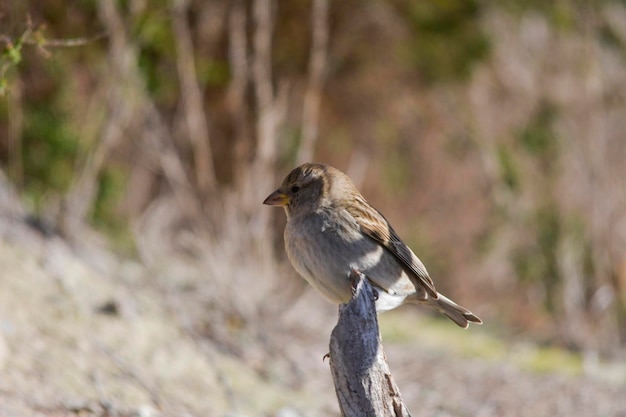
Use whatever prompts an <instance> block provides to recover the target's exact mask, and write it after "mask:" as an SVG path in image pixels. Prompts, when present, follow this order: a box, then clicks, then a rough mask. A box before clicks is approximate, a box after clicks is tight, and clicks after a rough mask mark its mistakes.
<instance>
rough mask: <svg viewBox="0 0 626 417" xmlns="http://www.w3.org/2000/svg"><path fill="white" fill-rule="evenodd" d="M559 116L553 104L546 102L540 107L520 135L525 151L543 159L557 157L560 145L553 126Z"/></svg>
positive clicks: (520, 141) (519, 139)
mask: <svg viewBox="0 0 626 417" xmlns="http://www.w3.org/2000/svg"><path fill="white" fill-rule="evenodd" d="M557 116H558V112H557V109H556V107H555V106H554V105H552V104H551V103H549V102H546V101H544V102H542V103H541V104H540V105H539V108H538V109H537V111H536V112H535V114H534V115H533V117H532V118H531V120H530V122H529V123H528V124H527V125H526V127H525V128H524V129H522V131H521V132H520V133H519V134H518V137H517V139H518V142H519V143H520V144H521V145H522V147H523V148H524V150H526V151H527V152H529V153H531V154H532V155H534V156H537V157H541V158H547V159H552V158H554V157H556V155H557V153H558V152H557V151H558V143H557V139H556V136H555V135H554V132H553V124H554V121H555V120H556V119H557Z"/></svg>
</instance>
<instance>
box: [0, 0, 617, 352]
mask: <svg viewBox="0 0 626 417" xmlns="http://www.w3.org/2000/svg"><path fill="white" fill-rule="evenodd" d="M521 4H522V3H520V2H514V1H505V0H503V1H499V2H490V3H486V2H480V1H465V0H446V1H439V0H432V1H423V2H407V1H379V0H377V1H369V2H360V1H342V2H328V1H327V0H310V1H301V2H291V1H270V0H250V1H246V0H235V1H231V2H226V1H214V2H206V1H200V0H169V1H166V0H149V1H146V0H126V1H121V2H117V1H114V0H101V1H86V0H74V1H68V0H47V1H45V2H39V1H34V0H23V1H20V2H6V3H5V4H3V5H2V6H1V7H2V8H1V10H0V22H1V24H0V28H2V29H0V32H1V33H0V35H2V38H1V39H0V42H1V44H0V46H1V47H2V55H1V57H0V92H1V93H2V100H1V102H0V167H1V169H2V170H3V171H5V172H6V173H7V174H8V176H9V178H10V180H11V181H12V182H13V184H14V185H15V186H16V187H17V188H18V189H19V191H20V193H21V195H22V197H23V200H24V201H25V202H26V203H27V204H28V205H29V207H30V210H32V212H34V213H36V214H37V216H40V217H41V218H43V219H45V221H46V222H49V223H50V224H52V225H53V226H54V227H55V228H56V230H57V231H58V232H59V233H61V234H64V235H65V236H66V237H68V238H70V239H71V238H74V239H75V238H76V237H77V236H78V235H80V230H81V229H82V228H83V227H84V226H85V225H86V224H92V225H95V226H96V227H98V228H100V229H102V230H104V231H105V232H106V233H110V234H112V235H114V236H115V237H116V241H118V242H120V241H121V242H124V245H126V247H127V246H128V245H127V243H128V241H129V237H130V238H131V239H132V241H133V242H135V245H136V250H137V252H138V254H139V256H141V257H142V259H144V261H145V262H147V263H152V264H158V262H163V259H166V257H167V256H175V255H176V254H184V255H185V256H197V257H203V256H207V255H206V254H207V253H210V254H212V255H211V256H212V257H211V258H210V259H219V261H220V262H222V263H225V264H228V263H229V262H231V263H235V262H256V261H255V260H258V259H266V260H267V259H273V257H277V258H279V259H280V258H281V257H282V250H281V249H280V246H281V239H280V233H272V231H273V230H278V229H279V226H280V225H281V223H282V222H283V221H284V220H283V216H280V215H279V213H276V212H273V211H270V210H268V209H266V208H263V207H261V206H260V202H261V201H262V200H263V197H265V195H266V194H268V193H269V192H270V191H271V190H272V189H273V188H274V187H275V185H276V184H277V183H278V181H279V180H280V178H281V177H282V176H283V175H284V174H285V173H286V172H288V170H290V169H291V168H292V167H293V166H294V165H295V164H297V163H299V162H301V161H303V160H305V159H315V160H319V161H325V162H328V163H330V164H333V165H335V166H337V167H339V168H341V169H343V170H346V171H347V172H348V173H349V174H350V175H351V176H352V177H353V178H354V179H355V181H356V182H357V183H358V185H359V186H360V188H361V189H362V191H363V193H364V194H365V196H366V197H367V198H368V200H369V201H371V202H372V203H373V204H374V205H375V206H377V207H378V208H379V209H380V210H381V211H383V212H385V213H386V215H387V217H388V218H390V220H391V221H392V222H393V224H394V226H395V228H396V229H397V230H398V231H399V232H400V235H401V236H402V237H403V238H405V239H406V240H407V242H408V243H409V244H411V245H412V247H413V248H414V249H415V251H416V252H417V253H418V255H419V256H420V257H421V258H422V259H423V260H424V262H425V263H426V265H427V266H429V270H430V272H431V275H433V277H434V278H435V280H436V282H437V284H438V286H439V287H441V288H442V290H445V291H446V292H448V293H450V294H451V295H452V296H454V297H455V298H459V299H461V300H463V304H464V305H469V306H472V310H474V311H476V312H477V313H478V314H479V315H481V316H482V317H483V318H485V319H486V321H488V322H491V323H494V322H499V323H500V324H501V325H502V326H507V327H511V328H513V329H515V331H525V332H529V333H531V334H533V335H534V336H536V337H538V338H540V339H542V340H546V341H550V342H557V343H561V344H564V345H567V346H571V347H576V348H580V349H591V350H597V351H602V352H604V353H616V352H618V351H623V347H624V345H625V344H626V165H624V164H623V161H624V160H625V158H626V141H625V139H624V138H623V137H622V136H623V134H622V132H623V131H624V127H625V126H624V124H625V123H626V103H625V99H626V62H625V58H626V50H625V45H626V44H625V42H626V8H625V7H624V5H623V3H621V2H613V1H599V0H598V1H585V2H582V1H573V0H572V1H559V2H543V1H532V2H523V5H521ZM102 34H105V36H104V37H102V36H101V35H102ZM274 215H275V216H276V218H272V217H271V216H274ZM272 236H273V237H272ZM268 240H270V241H273V242H275V246H274V248H272V246H271V245H267V242H268ZM199 242H202V243H199ZM272 249H273V250H272ZM250 254H255V256H252V257H250V256H249V255H250ZM242 259H244V261H242ZM220 268H222V269H223V270H222V269H220V271H221V272H224V271H227V269H228V268H226V267H225V266H220ZM216 269H219V268H216ZM219 276H223V277H224V280H225V283H224V285H230V282H229V281H228V280H229V279H230V277H229V276H228V273H227V272H225V273H222V274H221V275H219ZM238 279H239V280H242V279H243V278H238ZM285 279H287V278H285ZM224 304H225V306H227V305H230V304H231V303H228V302H225V303H224ZM225 308H226V307H225Z"/></svg>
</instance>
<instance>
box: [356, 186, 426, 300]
mask: <svg viewBox="0 0 626 417" xmlns="http://www.w3.org/2000/svg"><path fill="white" fill-rule="evenodd" d="M346 210H347V211H348V212H349V213H350V214H351V215H352V217H354V218H355V220H356V222H357V224H358V225H359V227H360V229H361V232H362V233H363V234H364V235H365V236H367V237H369V238H371V239H373V240H375V241H376V242H378V243H380V244H381V245H383V246H384V247H385V248H386V249H387V250H388V251H389V252H391V253H392V254H393V255H394V256H395V257H396V258H397V259H398V260H399V261H400V262H401V263H402V264H403V265H404V266H405V267H406V269H405V270H408V271H407V272H410V273H409V276H410V277H411V278H413V279H414V283H415V284H416V285H421V286H422V287H424V290H426V292H427V293H428V295H429V296H430V297H432V298H433V299H435V300H436V299H437V298H438V295H437V290H436V289H435V284H434V283H433V280H432V279H431V278H430V276H429V275H428V271H427V270H426V267H425V266H424V264H423V263H422V261H420V260H419V258H418V257H417V256H416V255H415V254H414V253H413V251H412V250H411V248H409V247H408V246H407V245H406V244H405V243H404V242H403V241H402V239H400V237H399V236H398V234H397V233H396V232H395V230H393V228H392V227H391V225H390V224H389V222H388V221H387V219H385V216H383V215H382V214H381V213H380V212H379V211H378V210H376V209H375V208H374V207H372V206H371V205H369V203H368V202H367V201H365V199H363V198H362V197H361V198H358V199H357V204H352V205H350V206H348V207H346ZM415 279H417V282H416V281H415Z"/></svg>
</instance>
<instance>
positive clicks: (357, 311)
mask: <svg viewBox="0 0 626 417" xmlns="http://www.w3.org/2000/svg"><path fill="white" fill-rule="evenodd" d="M350 278H351V279H352V280H354V283H355V286H354V288H355V289H354V295H353V296H352V300H350V302H349V303H348V304H342V305H341V306H339V321H338V322H337V326H335V328H334V329H333V332H332V334H331V336H330V369H331V373H332V375H333V382H334V384H335V392H336V394H337V399H338V401H339V408H340V409H341V415H342V416H343V417H366V416H372V417H391V416H398V417H407V416H410V413H409V410H408V409H407V408H406V406H405V405H404V403H403V402H402V398H401V397H400V391H399V390H398V386H397V385H396V383H395V382H394V380H393V377H392V376H391V372H390V371H389V367H388V366H387V362H386V361H385V354H384V352H383V346H382V343H381V337H380V332H379V330H378V318H377V316H376V307H375V304H374V297H375V296H374V291H373V290H372V287H371V286H370V285H369V283H368V281H367V279H365V276H364V275H363V274H362V273H360V272H358V271H354V270H353V271H352V272H351V274H350Z"/></svg>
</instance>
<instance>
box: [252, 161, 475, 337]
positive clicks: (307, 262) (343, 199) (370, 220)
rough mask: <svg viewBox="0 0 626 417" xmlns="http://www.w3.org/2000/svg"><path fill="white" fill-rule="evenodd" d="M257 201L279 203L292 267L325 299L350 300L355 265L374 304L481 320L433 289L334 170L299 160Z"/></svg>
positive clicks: (387, 228)
mask: <svg viewBox="0 0 626 417" xmlns="http://www.w3.org/2000/svg"><path fill="white" fill-rule="evenodd" d="M263 204H268V205H271V206H282V207H284V208H285V212H286V213H287V226H286V227H285V247H286V250H287V255H288V256H289V259H290V260H291V263H292V264H293V266H294V268H295V269H296V270H297V271H298V273H300V275H302V276H303V277H304V279H306V281H308V282H309V284H311V285H312V286H313V287H314V288H315V289H317V290H318V291H319V292H321V293H322V295H324V296H325V297H326V298H327V299H329V300H330V301H333V302H335V303H337V304H340V303H347V302H348V301H349V300H350V297H351V295H352V292H351V283H350V280H349V278H348V276H349V273H350V271H351V269H356V270H358V271H360V272H362V273H363V274H364V275H365V276H366V277H367V278H368V280H369V282H370V284H372V286H373V287H374V289H375V290H376V291H377V293H378V298H377V300H376V310H377V311H386V310H391V309H393V308H396V307H398V306H399V305H401V304H403V303H407V302H408V303H415V304H423V305H427V306H429V307H432V308H434V309H436V310H438V311H439V312H441V313H443V314H445V315H446V316H447V317H449V318H450V319H451V320H452V321H454V322H455V323H456V324H458V325H459V326H461V327H463V328H467V327H468V326H469V323H470V322H473V323H479V324H480V323H482V321H481V320H480V319H479V318H478V317H477V316H475V315H474V314H472V312H470V311H469V310H467V309H466V308H464V307H461V306H459V305H458V304H456V303H455V302H454V301H452V300H450V299H448V298H446V297H445V296H444V295H443V294H440V293H438V292H437V289H436V288H435V285H434V283H433V280H432V279H431V278H430V276H429V275H428V271H427V270H426V268H425V267H424V264H422V262H421V261H420V260H419V259H418V257H417V256H415V254H414V253H413V251H412V250H411V249H410V248H409V247H408V246H407V245H405V244H404V242H402V240H401V239H400V237H398V235H397V233H396V232H395V231H394V230H393V228H392V227H391V225H390V224H389V222H388V221H387V219H385V217H384V216H383V215H382V214H381V213H380V212H379V211H378V210H376V209H375V208H374V207H372V206H371V205H370V204H369V203H368V202H367V201H366V200H365V198H363V196H362V195H361V193H359V191H358V190H357V189H356V187H355V186H354V184H353V183H352V181H351V180H350V178H349V177H348V176H347V175H345V174H344V173H343V172H341V171H339V170H338V169H335V168H333V167H331V166H328V165H324V164H309V163H307V164H303V165H301V166H299V167H297V168H296V169H294V170H293V171H291V173H290V174H289V175H287V177H286V178H285V180H284V181H283V183H282V184H281V186H280V188H278V189H277V190H276V191H274V192H273V193H272V194H270V195H269V196H268V197H267V198H266V199H265V201H264V202H263Z"/></svg>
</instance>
